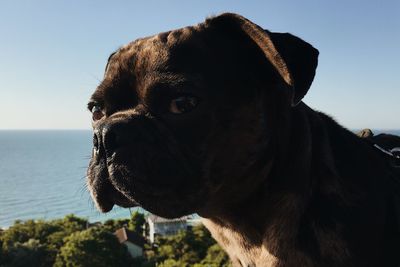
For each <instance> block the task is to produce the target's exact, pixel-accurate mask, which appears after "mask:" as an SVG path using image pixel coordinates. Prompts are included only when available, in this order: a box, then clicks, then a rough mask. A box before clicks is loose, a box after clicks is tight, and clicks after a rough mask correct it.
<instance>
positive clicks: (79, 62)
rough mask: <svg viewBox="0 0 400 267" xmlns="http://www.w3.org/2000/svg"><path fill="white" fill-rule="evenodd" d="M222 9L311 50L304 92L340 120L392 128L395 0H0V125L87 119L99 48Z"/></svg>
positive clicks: (57, 124) (398, 90)
mask: <svg viewBox="0 0 400 267" xmlns="http://www.w3.org/2000/svg"><path fill="white" fill-rule="evenodd" d="M225 11H230V12H236V13H240V14H242V15H244V16H246V17H248V18H249V19H251V20H253V21H254V22H256V23H257V24H259V25H261V26H262V27H264V28H267V29H270V30H272V31H282V32H290V33H293V34H295V35H297V36H299V37H301V38H303V39H304V40H306V41H308V42H310V43H311V44H313V45H314V46H315V47H316V48H318V49H319V51H320V60H319V67H318V70H317V76H316V79H315V81H314V84H313V86H312V87H311V89H310V91H309V93H308V95H307V96H306V97H305V99H304V102H306V103H307V104H309V105H310V106H311V107H313V108H315V109H318V110H321V111H324V112H326V113H328V114H330V115H332V116H333V117H334V118H335V119H336V120H337V121H339V122H340V123H341V124H343V125H344V126H346V127H348V128H363V127H370V128H386V129H395V128H400V1H398V0H393V1H392V0H385V1H365V0H363V1H359V0H352V1H348V0H341V1H328V0H326V1H323V0H315V1H310V0H303V1H297V0H296V1H294V0H293V1H286V0H279V1H249V0H247V1H234V0H215V1H212V0H203V1H171V0H168V1H167V0H165V1H161V0H159V1H152V0H146V1H71V0H70V1H66V0H65V1H53V0H47V1H46V0H43V1H33V0H32V1H16V0H2V1H1V2H0V129H21V128H22V129H43V128H45V129H55V128H56V129H85V128H86V129H89V128H90V115H89V113H88V112H87V111H86V109H85V108H86V102H87V100H88V98H89V96H90V94H91V93H92V91H93V90H94V89H95V87H96V85H97V84H98V83H99V79H101V77H102V75H103V70H104V66H105V64H106V60H107V58H108V56H109V54H110V53H111V52H112V51H114V50H115V49H117V48H118V47H119V46H120V45H123V44H125V43H127V42H129V41H131V40H134V39H136V38H138V37H143V36H148V35H153V34H156V33H158V32H161V31H165V30H169V29H174V28H180V27H183V26H186V25H191V24H195V23H198V22H201V21H203V20H204V19H205V17H207V16H210V15H215V14H219V13H221V12H225Z"/></svg>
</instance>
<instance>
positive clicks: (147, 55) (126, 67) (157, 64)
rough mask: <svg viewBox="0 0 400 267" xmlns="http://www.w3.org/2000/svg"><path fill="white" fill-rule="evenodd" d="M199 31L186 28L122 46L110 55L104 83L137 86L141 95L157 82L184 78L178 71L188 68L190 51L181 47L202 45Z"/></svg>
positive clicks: (192, 49) (169, 81) (168, 81)
mask: <svg viewBox="0 0 400 267" xmlns="http://www.w3.org/2000/svg"><path fill="white" fill-rule="evenodd" d="M197 32H198V29H197V28H196V27H187V28H182V29H178V30H174V31H169V32H164V33H160V34H158V35H155V36H152V37H148V38H143V39H138V40H136V41H134V42H131V43H129V44H127V45H125V46H123V47H121V48H120V49H118V50H117V51H116V52H115V53H114V54H112V55H111V56H110V58H109V61H108V63H107V67H106V70H105V75H104V81H103V83H105V84H106V85H108V86H110V85H111V84H112V85H113V87H115V85H116V84H120V83H121V82H124V83H126V84H129V85H134V87H135V89H136V91H137V94H138V97H142V96H143V95H145V93H146V91H147V89H148V88H150V87H152V85H154V84H156V83H173V82H174V81H176V80H179V79H181V78H182V77H180V76H179V73H181V72H183V71H185V72H187V71H188V68H187V66H184V65H185V63H184V61H188V59H187V58H186V59H185V56H187V54H185V49H184V48H182V47H188V46H191V48H190V49H188V50H190V51H194V50H196V49H195V48H194V46H198V47H199V45H200V43H201V41H200V40H199V38H196V37H197V35H196V33H197ZM194 39H196V40H194ZM177 51H179V53H177ZM186 51H187V50H186ZM191 54H192V55H193V54H195V53H193V52H192V53H191ZM185 76H187V75H185ZM120 85H121V84H120ZM103 87H104V86H103ZM106 87H107V86H106Z"/></svg>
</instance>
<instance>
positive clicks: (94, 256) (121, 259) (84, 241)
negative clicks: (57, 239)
mask: <svg viewBox="0 0 400 267" xmlns="http://www.w3.org/2000/svg"><path fill="white" fill-rule="evenodd" d="M65 241H66V243H65V244H64V246H62V247H61V249H60V251H59V253H58V254H57V258H56V261H55V264H54V266H56V267H61V266H68V267H69V266H71V267H72V266H73V267H78V266H82V267H83V266H98V267H102V266H104V267H106V266H110V267H112V266H129V265H130V261H131V257H130V255H129V254H128V251H127V249H126V247H125V246H123V245H121V244H120V243H119V242H118V240H117V238H116V237H115V236H114V235H113V234H112V233H110V232H109V231H107V230H106V229H104V228H101V227H92V228H89V229H87V230H84V231H80V232H75V233H73V234H71V235H70V236H69V237H67V238H66V239H65Z"/></svg>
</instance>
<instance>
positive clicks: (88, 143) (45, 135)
mask: <svg viewBox="0 0 400 267" xmlns="http://www.w3.org/2000/svg"><path fill="white" fill-rule="evenodd" d="M354 131H357V130H354ZM373 132H374V133H375V134H378V133H382V132H385V133H391V134H396V135H400V129H397V130H393V129H390V130H373ZM91 147H92V132H91V130H0V227H3V228H4V227H8V226H10V225H12V224H13V223H14V221H15V220H28V219H45V220H48V219H55V218H61V217H64V216H65V215H67V214H71V213H73V214H75V215H77V216H81V217H84V218H87V219H89V221H91V222H95V221H105V220H107V219H115V218H127V217H129V216H130V210H129V209H124V208H119V207H114V208H113V210H112V211H111V212H109V213H107V214H103V213H100V212H99V211H97V210H96V208H95V206H94V204H93V202H92V200H91V198H90V195H89V193H88V191H87V190H86V188H85V177H86V167H87V164H88V162H89V159H90V153H91ZM132 210H136V209H132ZM140 210H142V209H140ZM142 211H143V210H142Z"/></svg>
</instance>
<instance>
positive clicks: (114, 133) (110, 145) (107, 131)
mask: <svg viewBox="0 0 400 267" xmlns="http://www.w3.org/2000/svg"><path fill="white" fill-rule="evenodd" d="M119 128H120V127H119V126H118V124H111V125H107V126H106V127H104V128H103V144H104V149H105V151H106V154H107V156H111V155H112V153H113V152H114V151H115V150H116V149H117V148H118V147H119V145H120V133H119V131H120V130H119Z"/></svg>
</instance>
